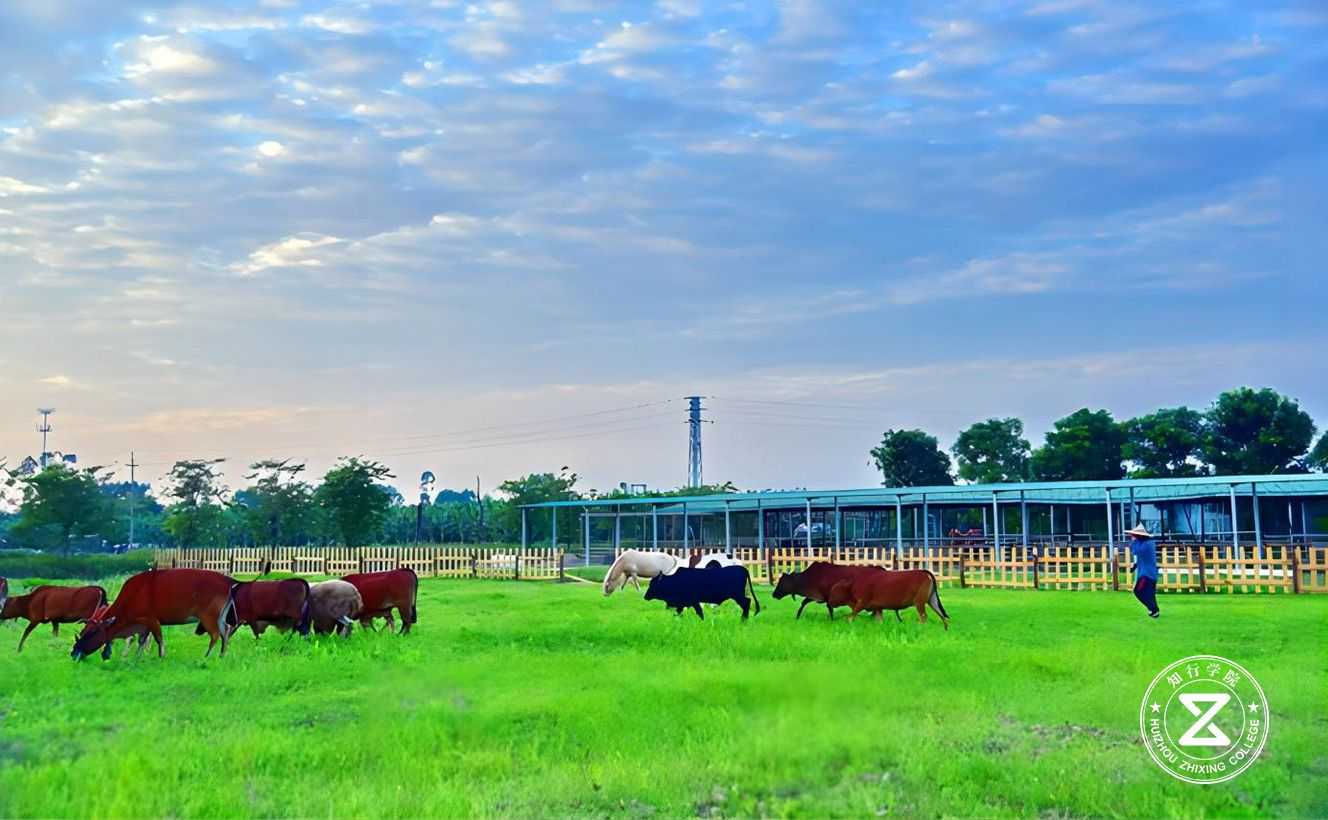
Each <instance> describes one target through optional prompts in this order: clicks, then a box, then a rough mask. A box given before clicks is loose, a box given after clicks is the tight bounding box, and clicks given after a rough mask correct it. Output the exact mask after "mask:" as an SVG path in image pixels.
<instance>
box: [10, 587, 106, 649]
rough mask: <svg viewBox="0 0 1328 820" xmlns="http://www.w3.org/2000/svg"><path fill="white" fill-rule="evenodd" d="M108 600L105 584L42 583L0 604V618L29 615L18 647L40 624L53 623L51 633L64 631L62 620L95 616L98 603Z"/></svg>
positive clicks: (68, 622)
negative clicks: (80, 585)
mask: <svg viewBox="0 0 1328 820" xmlns="http://www.w3.org/2000/svg"><path fill="white" fill-rule="evenodd" d="M105 603H106V590H104V589H102V588H101V587H92V586H89V587H57V586H39V587H37V588H35V589H33V590H32V591H31V592H29V593H28V594H26V595H15V596H14V597H13V598H9V600H7V601H6V602H5V604H4V606H3V608H0V620H6V619H9V618H27V619H28V626H27V628H26V629H24V630H23V637H21V638H19V639H18V651H20V652H22V651H23V642H24V641H26V640H27V639H28V636H29V635H31V634H32V630H34V629H36V628H37V626H38V625H39V624H50V625H51V634H53V635H56V636H58V635H59V634H60V624H75V623H78V622H79V621H85V620H87V619H88V618H89V617H91V616H92V613H93V612H95V611H96V610H97V607H99V606H102V605H103V604H105Z"/></svg>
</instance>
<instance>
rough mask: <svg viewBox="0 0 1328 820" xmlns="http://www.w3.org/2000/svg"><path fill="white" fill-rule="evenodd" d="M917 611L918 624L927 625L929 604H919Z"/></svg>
mask: <svg viewBox="0 0 1328 820" xmlns="http://www.w3.org/2000/svg"><path fill="white" fill-rule="evenodd" d="M917 610H918V623H920V624H925V623H926V622H927V602H926V601H923V602H922V603H919V604H918V605H917Z"/></svg>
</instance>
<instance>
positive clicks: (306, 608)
mask: <svg viewBox="0 0 1328 820" xmlns="http://www.w3.org/2000/svg"><path fill="white" fill-rule="evenodd" d="M300 582H301V583H303V584H304V603H303V604H302V605H301V606H300V620H299V622H298V623H296V624H295V631H296V632H298V633H300V634H301V635H303V636H305V637H308V636H309V624H310V622H311V621H312V620H313V616H314V613H313V609H312V608H311V607H310V601H311V600H312V599H313V597H314V596H313V592H311V591H310V589H309V582H308V581H306V580H304V579H303V578H301V579H300Z"/></svg>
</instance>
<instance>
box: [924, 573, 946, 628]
mask: <svg viewBox="0 0 1328 820" xmlns="http://www.w3.org/2000/svg"><path fill="white" fill-rule="evenodd" d="M927 575H928V576H929V577H930V578H931V595H929V596H928V597H927V603H928V604H930V605H931V608H932V609H934V610H936V614H937V615H940V616H941V617H942V618H944V619H945V620H947V621H948V620H950V613H948V612H946V611H945V606H944V605H942V604H941V592H940V590H941V585H940V584H938V583H936V576H935V575H934V574H932V572H931V570H927Z"/></svg>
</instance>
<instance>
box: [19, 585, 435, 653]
mask: <svg viewBox="0 0 1328 820" xmlns="http://www.w3.org/2000/svg"><path fill="white" fill-rule="evenodd" d="M418 589H419V579H418V578H417V577H416V576H415V573H414V572H413V571H411V570H409V569H396V570H390V571H387V572H369V573H361V574H357V575H347V576H345V577H344V578H340V579H335V580H330V581H321V582H319V583H316V584H311V583H309V582H308V581H306V580H304V579H303V578H287V579H285V580H280V581H264V580H257V581H244V582H240V581H236V580H235V579H233V578H231V577H229V576H227V575H223V574H222V573H220V572H213V571H211V570H206V569H151V570H148V571H147V572H140V573H139V574H137V575H134V576H132V577H130V578H129V579H128V580H126V581H125V583H124V586H123V587H121V589H120V594H119V595H117V596H115V600H114V601H111V602H109V603H108V601H107V597H106V590H104V589H102V588H101V587H99V586H82V587H61V586H39V587H36V588H35V589H33V590H31V591H30V592H28V593H26V594H24V595H15V596H13V597H10V595H9V584H8V582H7V581H6V580H5V579H4V578H0V620H7V619H12V618H26V619H27V621H28V626H27V628H26V629H24V630H23V636H22V637H21V638H19V642H18V648H19V651H22V650H23V642H24V641H26V640H27V639H28V635H29V634H31V633H32V630H34V629H36V628H37V626H39V625H40V624H50V625H51V628H52V630H53V631H54V633H55V634H56V635H59V634H60V624H72V623H81V624H83V630H82V631H81V632H80V633H79V635H78V638H77V639H75V641H74V649H73V652H72V654H73V657H74V659H75V660H81V659H82V658H83V657H85V656H87V655H91V654H93V653H94V652H97V651H98V650H101V654H102V658H104V659H105V658H110V657H111V646H112V642H114V641H116V640H119V639H121V638H124V639H126V640H128V641H132V640H133V639H134V638H135V637H137V638H138V651H139V652H142V651H143V645H144V644H145V643H146V642H147V639H148V637H149V636H151V637H152V639H153V640H154V641H156V644H157V655H158V656H160V655H162V654H164V648H163V646H162V642H161V628H162V627H163V626H178V625H181V624H189V623H195V622H197V624H198V628H197V630H196V632H197V634H200V635H201V634H203V633H207V635H208V636H209V638H210V640H209V642H208V648H207V653H206V654H208V655H210V654H212V650H213V648H214V647H215V646H216V645H217V642H218V641H220V642H221V654H222V655H225V654H226V646H227V644H228V643H229V641H230V637H231V635H233V634H234V633H235V630H237V629H239V628H240V627H241V626H248V627H249V628H250V629H252V630H253V633H254V635H255V636H258V635H261V634H263V632H264V631H265V630H266V629H267V628H268V627H269V626H271V627H275V628H277V629H279V630H281V631H283V632H285V631H288V630H292V629H293V630H295V631H296V632H298V633H300V634H301V635H308V634H309V632H310V631H311V630H312V631H314V632H317V633H319V634H324V635H325V634H329V633H332V632H336V633H338V634H340V635H349V634H350V631H351V628H352V625H353V624H354V623H355V622H356V621H359V623H360V625H361V626H363V627H366V628H367V627H372V625H373V621H374V619H375V618H383V619H385V620H386V621H387V625H388V628H389V629H391V628H394V627H395V620H394V619H393V617H392V611H393V610H394V609H395V610H396V613H397V616H398V617H399V618H400V619H401V631H402V633H403V634H404V633H406V632H409V631H410V627H411V624H413V623H415V621H416V607H415V597H416V592H417V591H418Z"/></svg>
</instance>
